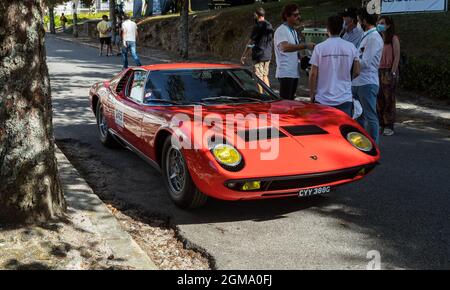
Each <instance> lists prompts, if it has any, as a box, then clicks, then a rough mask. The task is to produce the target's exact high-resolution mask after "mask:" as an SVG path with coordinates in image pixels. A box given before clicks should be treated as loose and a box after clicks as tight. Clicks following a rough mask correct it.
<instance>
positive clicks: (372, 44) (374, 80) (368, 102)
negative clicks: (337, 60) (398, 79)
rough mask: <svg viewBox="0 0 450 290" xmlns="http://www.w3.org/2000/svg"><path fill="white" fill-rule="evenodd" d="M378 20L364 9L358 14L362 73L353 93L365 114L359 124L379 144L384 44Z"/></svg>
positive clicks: (357, 79)
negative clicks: (378, 112) (378, 99)
mask: <svg viewBox="0 0 450 290" xmlns="http://www.w3.org/2000/svg"><path fill="white" fill-rule="evenodd" d="M377 19H378V15H376V14H369V13H368V12H367V9H366V8H362V9H361V10H360V11H359V13H358V21H359V24H361V28H362V29H363V30H364V35H363V37H362V39H361V41H360V43H359V45H358V46H357V47H358V54H359V63H360V65H361V72H360V74H359V76H358V77H357V78H355V79H354V80H353V81H352V93H353V96H354V97H355V99H357V100H358V101H359V102H360V103H361V106H362V108H363V113H362V115H361V117H359V119H358V122H359V123H360V124H361V126H363V127H364V128H365V129H366V131H367V132H368V133H369V134H370V136H371V137H372V139H373V140H374V141H375V142H376V143H377V144H378V140H379V134H380V132H379V131H380V124H379V121H378V114H377V95H378V89H379V79H378V68H379V67H380V60H381V55H382V53H383V46H384V42H383V38H382V37H381V35H380V34H379V33H378V31H377V28H376V27H375V25H376V24H377Z"/></svg>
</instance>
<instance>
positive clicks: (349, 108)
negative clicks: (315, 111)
mask: <svg viewBox="0 0 450 290" xmlns="http://www.w3.org/2000/svg"><path fill="white" fill-rule="evenodd" d="M332 107H333V108H336V109H339V110H341V111H342V112H344V113H346V114H347V115H349V116H350V117H352V116H353V114H352V112H353V102H345V103H342V104H340V105H337V106H332Z"/></svg>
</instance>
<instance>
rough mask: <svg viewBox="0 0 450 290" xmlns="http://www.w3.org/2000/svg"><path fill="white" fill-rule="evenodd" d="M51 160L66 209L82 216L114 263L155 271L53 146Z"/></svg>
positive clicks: (148, 260) (63, 156) (155, 267)
mask: <svg viewBox="0 0 450 290" xmlns="http://www.w3.org/2000/svg"><path fill="white" fill-rule="evenodd" d="M55 156H56V159H57V161H58V171H59V177H60V180H61V183H62V187H63V190H64V196H65V199H66V203H67V206H68V207H71V208H76V209H78V210H81V211H83V212H84V213H85V216H86V217H87V218H88V219H89V220H90V222H91V224H92V225H93V229H94V230H95V233H96V234H98V235H99V236H100V237H101V239H103V240H104V241H105V243H106V244H107V246H108V247H109V248H110V249H111V251H112V253H113V255H114V259H116V260H120V261H123V262H124V263H126V264H127V265H129V266H131V267H132V268H133V269H136V270H158V267H157V266H156V265H155V263H154V262H153V261H152V260H151V259H150V258H149V257H148V255H147V254H146V253H145V252H144V251H143V250H142V249H141V248H140V247H139V245H138V244H137V243H136V242H135V241H134V240H133V238H132V237H131V236H130V234H128V233H127V232H126V231H125V230H123V229H122V227H121V226H120V224H119V222H118V221H117V219H116V218H115V217H114V215H113V214H112V213H111V212H110V210H109V209H108V208H107V206H106V205H105V204H104V203H103V202H102V201H101V200H100V198H99V197H98V196H97V195H96V194H95V193H94V192H93V190H92V189H91V187H90V186H89V185H88V184H87V183H86V181H85V180H84V179H83V178H82V177H81V176H80V174H79V173H78V171H77V170H76V169H75V168H74V167H73V166H72V164H71V163H70V161H69V160H68V159H67V157H66V156H65V155H64V153H62V151H61V150H60V149H59V148H58V147H57V146H56V145H55Z"/></svg>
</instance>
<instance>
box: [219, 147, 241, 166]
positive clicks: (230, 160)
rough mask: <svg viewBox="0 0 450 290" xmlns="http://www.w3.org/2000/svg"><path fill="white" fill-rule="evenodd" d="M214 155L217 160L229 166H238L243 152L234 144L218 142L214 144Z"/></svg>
mask: <svg viewBox="0 0 450 290" xmlns="http://www.w3.org/2000/svg"><path fill="white" fill-rule="evenodd" d="M212 152H213V155H214V157H216V159H217V161H219V162H220V163H222V164H225V165H228V166H236V165H238V164H239V163H241V159H242V157H241V154H240V153H239V152H238V151H237V150H236V148H234V147H233V146H230V145H227V144H218V145H216V146H214V148H213V150H212Z"/></svg>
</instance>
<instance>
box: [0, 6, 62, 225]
mask: <svg viewBox="0 0 450 290" xmlns="http://www.w3.org/2000/svg"><path fill="white" fill-rule="evenodd" d="M45 55H46V53H45V46H44V27H43V9H42V0H20V1H1V2H0V223H2V222H13V223H22V222H25V223H37V222H44V221H47V220H49V219H53V218H57V217H59V216H61V215H62V214H63V212H64V211H65V201H64V196H63V193H62V190H61V186H60V182H59V179H58V167H57V163H56V159H55V152H54V149H55V147H54V139H53V138H54V137H53V125H52V104H51V92H50V81H49V76H48V69H47V64H46V61H45Z"/></svg>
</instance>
